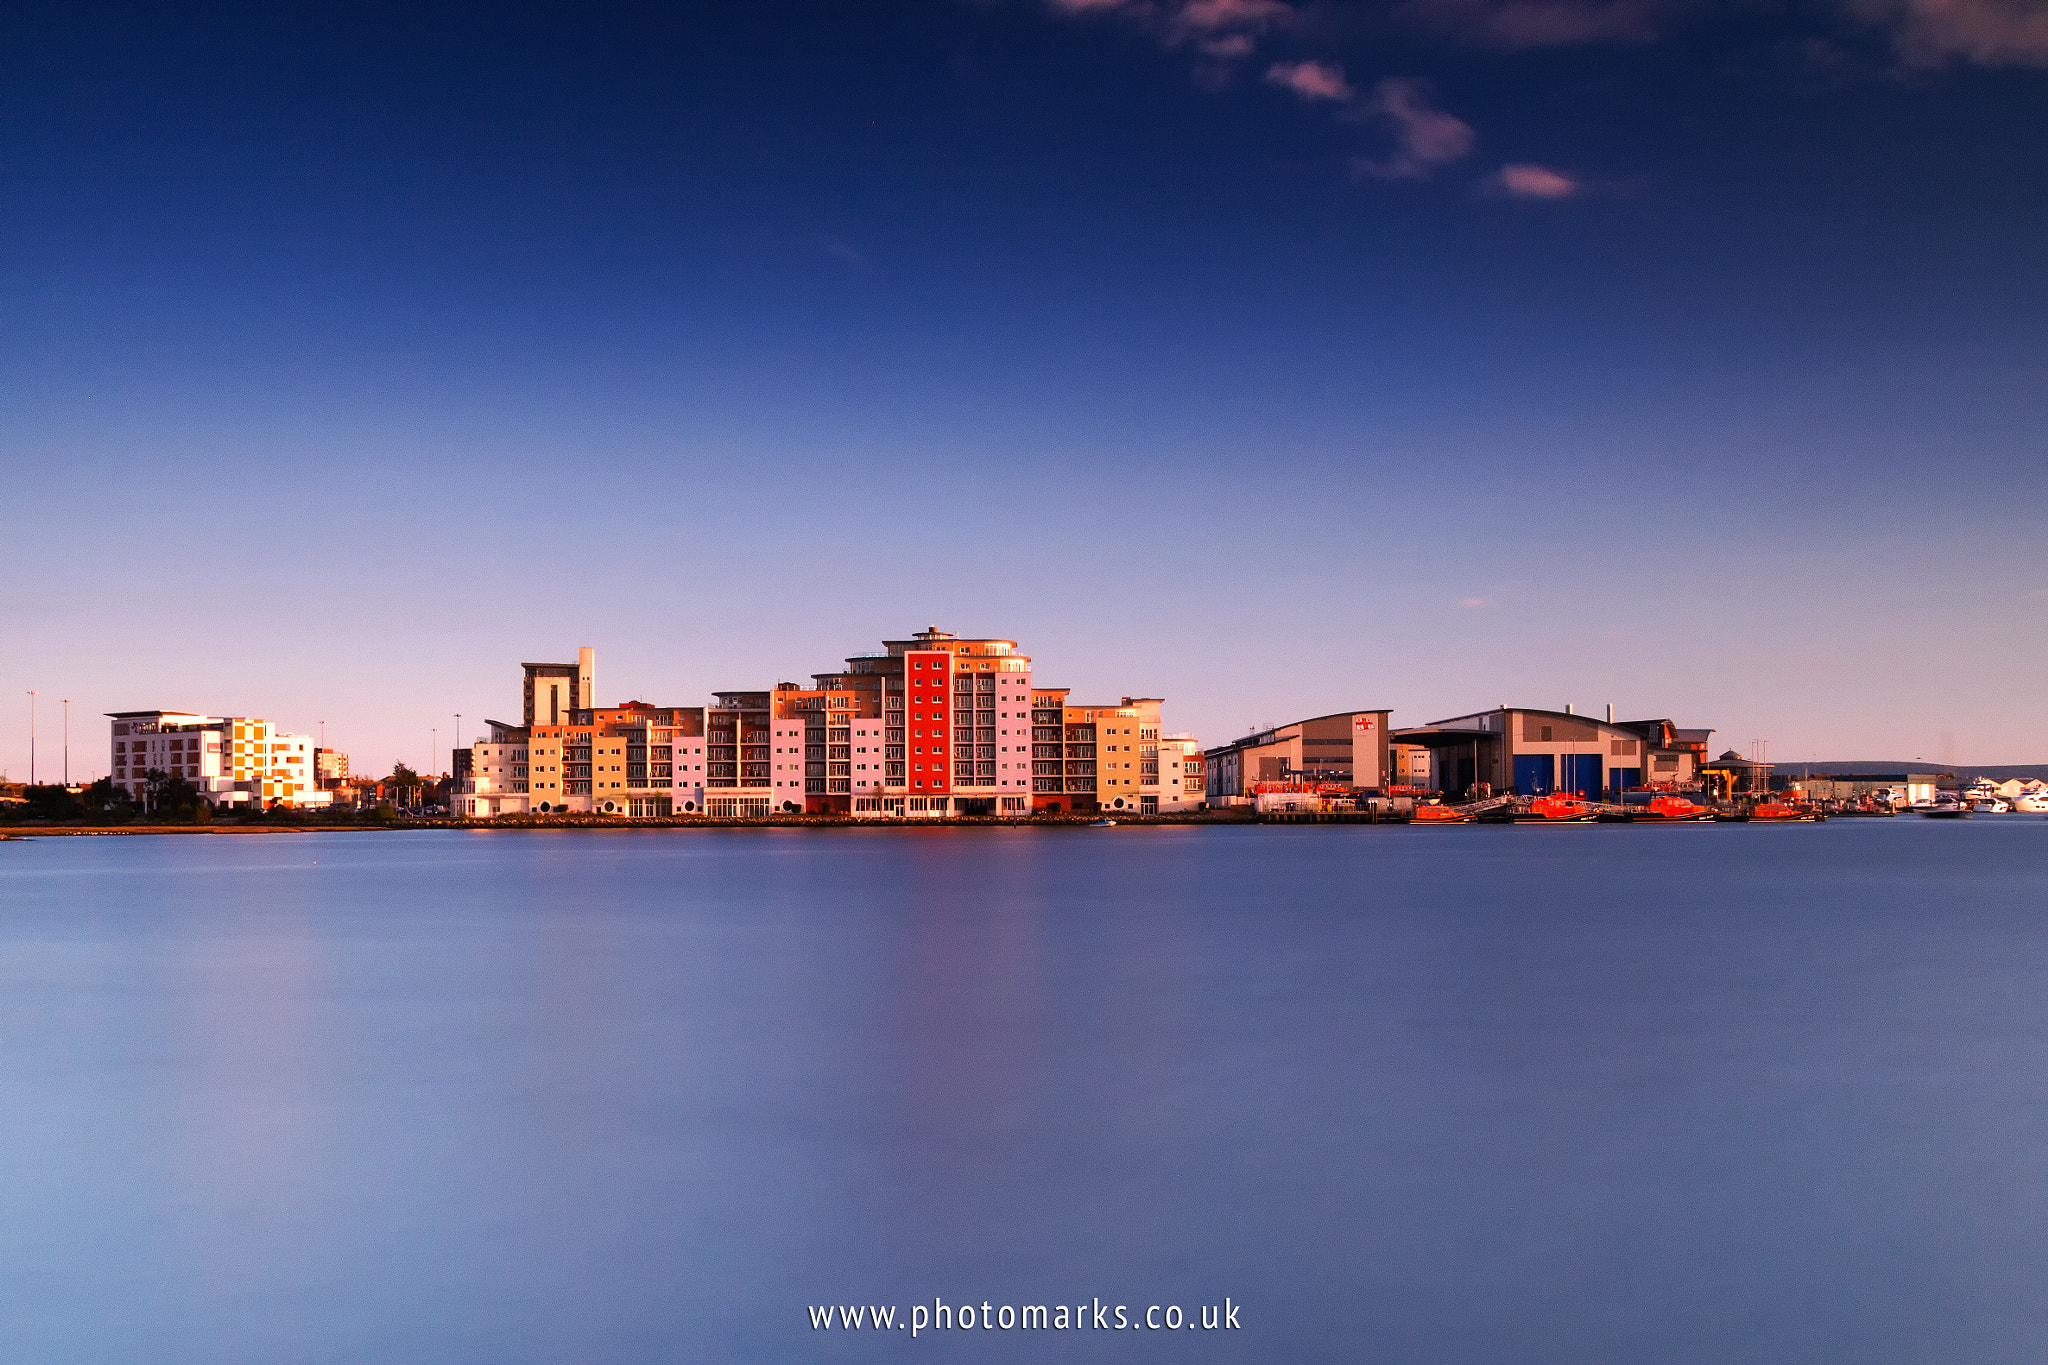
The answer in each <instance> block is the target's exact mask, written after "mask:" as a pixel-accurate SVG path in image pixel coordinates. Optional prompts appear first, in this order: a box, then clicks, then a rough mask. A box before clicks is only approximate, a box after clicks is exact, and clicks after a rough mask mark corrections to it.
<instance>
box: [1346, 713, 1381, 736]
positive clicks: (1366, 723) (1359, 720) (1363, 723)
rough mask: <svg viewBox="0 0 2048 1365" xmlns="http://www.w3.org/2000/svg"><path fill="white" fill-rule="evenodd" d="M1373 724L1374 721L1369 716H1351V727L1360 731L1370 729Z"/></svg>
mask: <svg viewBox="0 0 2048 1365" xmlns="http://www.w3.org/2000/svg"><path fill="white" fill-rule="evenodd" d="M1374 724H1375V722H1374V720H1373V718H1372V717H1371V716H1353V717H1352V718H1351V728H1352V729H1354V730H1357V731H1360V732H1361V733H1362V732H1364V731H1366V730H1370V729H1372V727H1373V725H1374Z"/></svg>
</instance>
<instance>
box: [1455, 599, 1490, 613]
mask: <svg viewBox="0 0 2048 1365" xmlns="http://www.w3.org/2000/svg"><path fill="white" fill-rule="evenodd" d="M1458 605H1459V606H1461V607H1463V608H1465V609H1466V610H1467V611H1480V610H1482V609H1484V608H1486V607H1490V606H1492V605H1493V599H1492V598H1491V597H1461V598H1459V599H1458Z"/></svg>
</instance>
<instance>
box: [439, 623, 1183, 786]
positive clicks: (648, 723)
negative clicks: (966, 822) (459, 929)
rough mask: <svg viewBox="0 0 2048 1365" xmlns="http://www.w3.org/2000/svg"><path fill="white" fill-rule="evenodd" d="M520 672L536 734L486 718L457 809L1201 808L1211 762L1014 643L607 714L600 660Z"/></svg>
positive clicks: (1135, 701) (923, 652)
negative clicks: (1205, 768)
mask: <svg viewBox="0 0 2048 1365" xmlns="http://www.w3.org/2000/svg"><path fill="white" fill-rule="evenodd" d="M523 667H524V669H525V698H524V700H525V706H526V722H525V724H523V725H517V726H515V725H510V724H506V723H504V722H499V721H491V722H489V725H490V733H489V736H488V737H487V738H483V739H479V740H478V741H477V742H476V744H474V745H472V746H471V748H470V749H469V750H468V751H467V752H465V753H459V754H457V755H456V760H455V764H456V776H457V787H456V791H457V796H456V800H457V802H458V813H460V814H464V815H471V816H490V815H504V814H525V813H529V812H532V813H539V814H550V813H554V812H557V811H567V812H577V813H589V814H611V815H627V816H666V815H671V814H675V815H690V814H703V815H709V816H712V817H726V818H730V817H741V816H758V815H767V814H770V813H773V812H785V811H806V812H811V813H820V814H824V813H841V814H851V815H856V816H875V817H880V816H904V817H914V816H923V817H932V816H941V815H1024V814H1029V813H1031V812H1033V811H1045V812H1048V813H1054V812H1075V811H1079V812H1091V811H1095V810H1098V809H1101V810H1114V811H1129V812H1131V813H1133V814H1136V813H1141V812H1142V813H1151V812H1157V811H1175V810H1185V809H1189V808H1192V807H1196V806H1199V805H1200V804H1201V803H1202V800H1203V794H1202V791H1201V787H1200V783H1199V781H1197V782H1196V783H1195V784H1194V785H1193V786H1192V787H1191V786H1189V785H1188V780H1187V773H1188V772H1189V771H1190V769H1189V767H1188V765H1189V764H1190V763H1192V764H1193V768H1192V771H1193V772H1194V774H1195V776H1196V777H1197V779H1199V776H1200V768H1201V754H1200V750H1199V749H1197V748H1191V747H1189V746H1192V743H1193V741H1191V740H1185V737H1180V739H1181V740H1185V743H1181V742H1179V741H1176V742H1174V743H1171V744H1167V743H1165V742H1164V741H1162V739H1161V735H1160V719H1159V716H1160V706H1161V702H1160V700H1159V699H1158V698H1143V697H1139V698H1133V697H1126V698H1124V699H1123V700H1122V701H1120V702H1119V703H1117V704H1115V705H1097V706H1070V705H1068V704H1067V700H1066V695H1067V694H1066V692H1065V691H1064V690H1061V689H1034V687H1033V686H1032V673H1031V658H1030V656H1029V655H1026V654H1023V653H1020V652H1019V651H1018V648H1017V642H1016V641H1015V640H1003V639H993V638H963V637H960V636H956V635H953V634H951V633H949V632H946V631H942V630H939V629H937V628H936V627H933V628H931V629H928V630H923V631H919V632H917V633H915V634H914V635H911V636H910V637H908V638H906V639H901V640H885V641H883V644H882V649H881V651H880V652H879V653H874V654H861V655H855V656H853V657H851V658H849V659H847V660H846V666H845V667H844V668H842V669H835V670H833V671H831V672H827V673H818V674H814V675H813V676H812V679H811V683H810V685H809V686H805V685H803V684H800V683H789V682H786V683H781V684H779V685H778V686H776V687H774V688H772V689H770V690H767V691H759V692H753V691H736V692H719V693H716V694H715V695H714V698H713V703H712V704H711V705H709V706H695V707H665V706H653V705H650V704H648V703H644V702H628V703H626V704H625V705H624V706H621V707H618V708H614V709H610V710H606V709H603V708H599V707H596V706H594V705H593V704H592V699H593V695H594V686H595V684H594V678H595V674H596V660H595V655H594V652H593V651H592V650H590V649H584V650H581V651H580V652H579V655H578V661H577V663H576V664H574V665H569V664H526V665H524V666H523ZM1162 746H1164V747H1162ZM1098 749H1100V751H1101V752H1098Z"/></svg>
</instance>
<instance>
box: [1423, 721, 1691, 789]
mask: <svg viewBox="0 0 2048 1365" xmlns="http://www.w3.org/2000/svg"><path fill="white" fill-rule="evenodd" d="M1712 733H1713V731H1711V730H1682V729H1679V728H1678V727H1677V726H1675V725H1673V724H1672V723H1671V722H1670V721H1668V720H1650V721H1616V720H1615V719H1614V718H1613V714H1612V712H1611V710H1610V712H1609V715H1608V718H1607V719H1606V720H1604V721H1603V720H1596V719H1594V718H1593V717H1590V716H1581V715H1578V714H1576V713H1575V712H1573V711H1572V710H1571V709H1570V708H1569V707H1567V708H1566V709H1565V710H1563V711H1546V710H1536V709H1533V708H1527V707H1507V706H1503V707H1499V708H1497V709H1495V710H1492V711H1480V712H1475V713H1473V714H1471V715H1465V716H1454V717H1452V718H1450V719H1449V720H1440V721H1435V722H1433V723H1431V724H1429V725H1421V726H1416V727H1414V728H1412V729H1405V730H1397V731H1395V732H1394V734H1393V736H1392V738H1393V740H1394V742H1395V743H1398V744H1404V745H1418V746H1421V747H1423V748H1426V749H1428V750H1429V752H1430V760H1431V762H1430V768H1431V773H1432V776H1431V786H1432V789H1433V790H1436V791H1441V792H1446V793H1451V794H1454V795H1464V794H1466V793H1476V792H1493V793H1496V794H1498V793H1506V792H1516V793H1519V794H1521V795H1523V796H1539V795H1543V794H1545V793H1548V792H1573V793H1578V794H1581V795H1585V796H1591V797H1597V796H1599V795H1601V794H1603V793H1607V792H1621V791H1627V790H1630V789H1637V788H1644V787H1656V788H1672V789H1676V788H1691V787H1695V786H1697V785H1698V783H1699V780H1700V771H1701V758H1702V757H1703V756H1704V754H1705V751H1706V740H1707V736H1709V735H1711V734H1712Z"/></svg>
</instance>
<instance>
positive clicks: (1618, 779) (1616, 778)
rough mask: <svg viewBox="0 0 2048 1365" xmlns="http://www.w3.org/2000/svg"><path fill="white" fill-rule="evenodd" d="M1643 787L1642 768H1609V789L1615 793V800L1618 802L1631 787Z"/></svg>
mask: <svg viewBox="0 0 2048 1365" xmlns="http://www.w3.org/2000/svg"><path fill="white" fill-rule="evenodd" d="M1642 785H1643V770H1642V769H1641V768H1609V769H1608V770H1607V789H1608V790H1609V791H1611V792H1613V793H1614V798H1615V800H1617V801H1618V800H1620V799H1621V794H1622V793H1623V792H1625V791H1627V790H1628V789H1629V788H1630V787H1640V786H1642Z"/></svg>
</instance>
